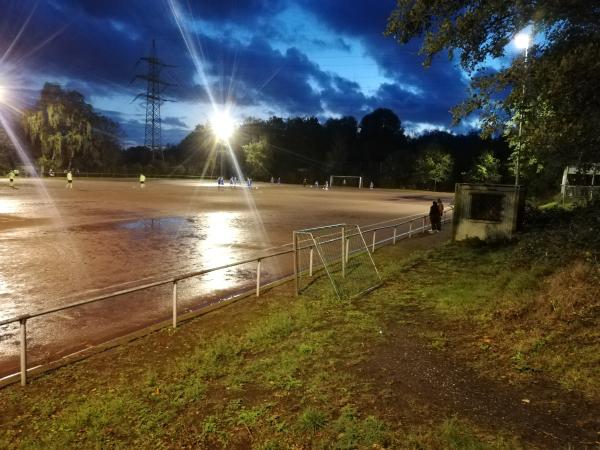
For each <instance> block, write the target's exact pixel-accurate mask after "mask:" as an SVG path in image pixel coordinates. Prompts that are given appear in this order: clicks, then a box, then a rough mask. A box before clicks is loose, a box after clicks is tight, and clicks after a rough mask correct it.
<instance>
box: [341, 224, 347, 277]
mask: <svg viewBox="0 0 600 450" xmlns="http://www.w3.org/2000/svg"><path fill="white" fill-rule="evenodd" d="M340 242H341V244H342V278H346V255H345V254H344V253H345V250H346V229H345V228H344V227H342V237H341V239H340Z"/></svg>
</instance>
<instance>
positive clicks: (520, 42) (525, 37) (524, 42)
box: [515, 31, 531, 50]
mask: <svg viewBox="0 0 600 450" xmlns="http://www.w3.org/2000/svg"><path fill="white" fill-rule="evenodd" d="M530 45H531V35H530V34H529V33H526V32H524V31H522V32H521V33H518V34H517V35H516V36H515V47H517V48H518V49H520V50H525V49H528V48H529V46H530Z"/></svg>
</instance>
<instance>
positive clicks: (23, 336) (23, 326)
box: [19, 318, 27, 386]
mask: <svg viewBox="0 0 600 450" xmlns="http://www.w3.org/2000/svg"><path fill="white" fill-rule="evenodd" d="M19 331H20V333H19V334H20V340H21V345H20V360H21V386H25V385H26V384H27V319H26V318H22V319H20V320H19Z"/></svg>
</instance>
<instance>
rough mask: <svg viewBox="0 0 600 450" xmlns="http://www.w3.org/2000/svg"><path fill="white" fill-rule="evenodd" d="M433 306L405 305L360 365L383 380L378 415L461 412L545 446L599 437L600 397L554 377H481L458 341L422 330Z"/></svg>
mask: <svg viewBox="0 0 600 450" xmlns="http://www.w3.org/2000/svg"><path fill="white" fill-rule="evenodd" d="M426 317H427V313H424V312H423V311H421V310H419V309H412V308H403V309H402V310H401V311H399V313H398V319H401V324H402V325H400V326H398V322H396V323H393V324H392V323H391V324H388V327H386V328H387V340H386V342H385V343H384V344H381V345H378V346H377V347H375V348H371V349H370V351H369V353H370V357H369V359H368V360H367V361H365V362H363V363H361V364H360V365H359V366H357V367H356V368H355V369H354V370H355V371H356V373H357V376H359V377H360V378H362V379H366V380H369V386H376V387H377V389H376V392H373V394H378V395H377V397H376V398H377V403H376V404H374V405H373V407H374V408H375V409H376V410H377V411H378V412H379V416H380V417H383V418H385V420H387V421H390V422H397V423H403V424H410V423H415V424H418V423H422V421H423V419H427V418H434V419H435V418H438V419H439V418H445V417H450V416H453V415H457V416H458V417H460V418H462V419H468V420H469V421H471V422H472V423H474V424H475V425H477V426H480V427H483V428H485V429H491V430H497V431H499V432H508V433H509V434H511V435H514V436H517V437H518V438H519V440H520V441H521V442H526V443H528V444H534V445H536V446H539V447H540V448H563V447H565V448H566V447H568V446H569V445H570V446H573V447H575V448H587V447H589V448H592V447H595V446H597V445H598V434H597V432H598V430H600V421H599V420H598V412H599V411H600V404H598V403H596V404H594V403H591V402H589V401H587V400H585V399H583V398H582V397H581V396H579V395H577V394H575V393H569V392H566V391H564V390H562V389H560V388H559V387H558V386H555V385H552V384H550V383H535V384H534V383H527V384H521V385H519V386H514V385H509V384H507V383H499V382H496V381H493V380H489V379H484V378H482V377H480V376H479V375H478V374H477V373H476V372H475V371H474V370H473V369H471V368H470V367H469V365H468V363H467V362H466V361H461V360H460V359H459V358H458V357H457V356H456V354H454V352H453V351H452V349H446V350H435V349H432V347H431V345H430V343H428V342H426V341H425V340H424V339H422V338H421V337H420V333H421V332H422V331H423V330H424V329H428V327H429V326H430V325H431V324H429V323H428V320H434V321H435V320H438V319H435V318H433V319H427V318H426Z"/></svg>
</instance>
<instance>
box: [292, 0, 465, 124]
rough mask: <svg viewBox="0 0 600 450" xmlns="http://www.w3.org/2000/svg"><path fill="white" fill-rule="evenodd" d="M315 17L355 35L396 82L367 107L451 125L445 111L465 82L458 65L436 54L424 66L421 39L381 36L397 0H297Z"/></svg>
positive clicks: (459, 97) (459, 95)
mask: <svg viewBox="0 0 600 450" xmlns="http://www.w3.org/2000/svg"><path fill="white" fill-rule="evenodd" d="M300 1H301V4H302V5H303V6H304V7H305V8H307V9H309V10H310V11H311V12H312V13H313V14H314V15H315V16H316V17H318V18H319V19H320V20H321V21H322V22H324V23H326V24H327V25H328V26H330V27H332V28H333V29H335V30H336V31H337V32H339V33H343V34H345V35H348V36H353V37H355V38H359V39H360V40H361V41H362V42H363V44H364V45H365V47H366V49H367V54H368V55H369V56H371V57H372V58H374V59H375V60H376V61H377V63H378V64H379V68H380V69H381V70H382V71H383V73H384V74H385V75H386V76H387V77H389V78H391V79H393V80H395V81H396V82H397V83H396V84H383V85H382V86H380V88H379V89H378V91H377V93H376V95H375V96H374V97H373V98H372V99H371V106H373V107H378V106H384V107H389V108H391V109H393V110H394V111H395V112H396V113H397V114H399V115H400V117H401V119H403V120H410V121H411V122H429V123H437V124H441V125H442V124H443V125H445V126H449V125H450V123H451V115H450V113H449V110H450V109H451V108H452V107H453V106H455V105H456V104H458V103H460V102H461V101H462V100H463V99H464V97H465V94H466V90H465V89H466V84H465V82H464V81H463V79H462V73H461V70H460V68H459V67H458V65H457V64H455V63H454V62H452V61H449V60H448V59H447V58H444V57H438V58H436V60H435V61H434V63H433V64H432V66H431V67H429V68H424V67H423V64H422V63H423V57H422V56H420V55H419V54H418V49H419V46H420V42H419V41H416V40H415V41H413V42H410V43H409V44H407V45H403V46H400V45H399V44H397V43H396V42H395V41H394V40H393V39H392V38H388V37H385V36H383V32H384V30H385V27H386V23H387V19H388V17H389V15H390V13H391V11H392V10H393V9H394V7H395V5H396V2H395V0H380V1H377V2H369V3H360V4H359V3H356V2H323V1H319V0H300Z"/></svg>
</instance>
